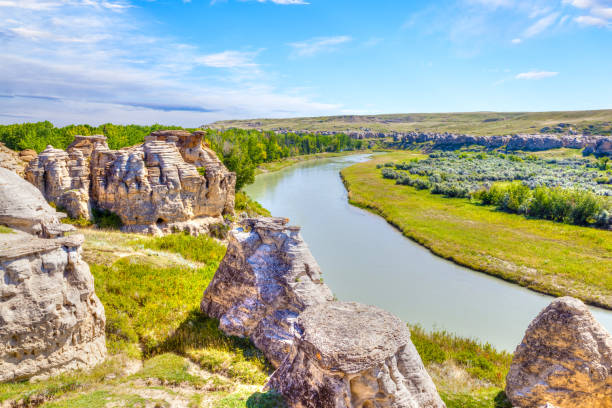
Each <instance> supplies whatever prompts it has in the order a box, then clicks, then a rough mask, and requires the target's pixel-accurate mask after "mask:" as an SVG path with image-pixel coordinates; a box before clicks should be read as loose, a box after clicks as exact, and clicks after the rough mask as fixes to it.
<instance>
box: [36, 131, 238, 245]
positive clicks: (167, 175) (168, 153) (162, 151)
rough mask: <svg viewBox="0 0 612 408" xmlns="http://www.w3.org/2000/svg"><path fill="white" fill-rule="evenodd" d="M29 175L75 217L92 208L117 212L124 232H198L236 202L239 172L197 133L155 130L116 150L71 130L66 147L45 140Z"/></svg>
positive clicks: (98, 138) (87, 215) (103, 141)
mask: <svg viewBox="0 0 612 408" xmlns="http://www.w3.org/2000/svg"><path fill="white" fill-rule="evenodd" d="M197 167H204V168H205V171H204V172H203V173H204V174H203V175H202V174H200V173H201V171H199V170H198V168H197ZM26 178H27V180H28V181H30V182H31V183H32V184H34V185H35V186H36V187H38V188H39V189H40V190H41V191H42V193H43V195H44V196H45V198H46V199H47V200H48V201H52V202H54V203H56V204H57V205H58V206H60V207H61V208H62V209H64V210H66V212H68V214H69V215H70V216H71V217H72V218H79V217H83V218H91V209H92V207H97V208H100V209H104V210H108V211H111V212H114V213H116V214H117V215H118V216H119V217H120V218H121V221H122V222H123V224H124V230H125V231H128V232H144V233H165V232H172V231H188V232H190V233H193V234H198V233H202V232H207V230H208V228H209V226H210V225H211V224H216V223H220V222H223V218H222V216H223V215H225V214H233V209H234V190H235V185H236V175H235V174H234V173H231V172H229V171H227V169H226V168H225V166H223V164H222V163H221V161H219V159H218V158H217V157H216V156H215V154H214V152H212V151H211V150H210V149H208V148H207V147H206V146H204V145H203V144H202V134H201V133H198V132H196V133H194V134H191V133H188V132H184V131H167V132H161V133H159V132H158V133H153V134H152V135H150V136H148V137H147V138H146V141H145V143H144V144H142V145H138V146H134V147H130V148H126V149H121V150H110V149H109V148H108V145H107V143H106V138H105V137H104V136H102V135H96V136H76V137H75V140H74V142H73V143H72V144H71V145H70V146H69V147H68V149H67V150H66V151H63V150H59V149H54V148H53V147H51V146H49V147H47V149H45V151H43V152H42V153H41V154H40V155H39V156H38V157H37V158H36V159H34V160H32V161H31V162H30V163H29V165H28V168H27V171H26Z"/></svg>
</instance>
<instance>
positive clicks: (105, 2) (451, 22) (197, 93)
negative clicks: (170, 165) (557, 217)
mask: <svg viewBox="0 0 612 408" xmlns="http://www.w3.org/2000/svg"><path fill="white" fill-rule="evenodd" d="M0 52H1V56H0V123H3V124H8V123H22V122H34V121H41V120H49V121H51V122H53V123H54V124H56V125H66V124H70V123H89V124H92V125H97V124H101V123H108V122H112V123H117V124H129V123H134V124H143V125H145V124H153V123H161V124H167V125H181V126H186V127H194V126H199V125H202V124H206V123H210V122H213V121H216V120H223V119H249V118H263V117H265V118H272V117H275V118H276V117H296V116H319V115H345V114H375V113H412V112H467V111H549V110H583V109H605V108H612V0H516V1H515V0H443V1H404V0H376V1H371V0H212V1H211V0H0Z"/></svg>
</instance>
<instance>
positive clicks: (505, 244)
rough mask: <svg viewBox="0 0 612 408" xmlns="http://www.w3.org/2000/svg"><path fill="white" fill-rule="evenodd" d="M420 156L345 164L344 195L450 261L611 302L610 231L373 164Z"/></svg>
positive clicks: (556, 293) (559, 293) (556, 292)
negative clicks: (402, 177) (392, 175)
mask: <svg viewBox="0 0 612 408" xmlns="http://www.w3.org/2000/svg"><path fill="white" fill-rule="evenodd" d="M420 156H421V155H420V154H418V153H410V152H394V153H390V154H385V155H381V156H378V157H376V158H374V159H373V160H371V161H368V162H365V163H359V164H355V165H353V166H350V167H347V168H345V169H343V170H342V172H341V175H342V177H343V180H344V183H345V186H346V188H347V189H348V191H349V201H350V202H351V204H353V205H356V206H358V207H361V208H364V209H367V210H369V211H371V212H374V213H376V214H378V215H380V216H382V217H383V218H385V219H386V220H387V221H388V222H389V223H390V224H392V225H394V226H395V227H397V228H398V229H399V230H400V231H401V232H402V233H403V234H404V235H405V236H406V237H408V238H410V239H412V240H414V241H416V242H418V243H419V244H421V245H423V246H425V247H426V248H428V249H429V250H431V251H432V252H433V253H435V254H436V255H439V256H441V257H443V258H446V259H448V260H451V261H453V262H455V263H458V264H460V265H463V266H467V267H469V268H471V269H474V270H477V271H481V272H485V273H488V274H490V275H493V276H496V277H500V278H502V279H505V280H507V281H510V282H513V283H517V284H519V285H521V286H524V287H527V288H529V289H532V290H535V291H538V292H541V293H546V294H550V295H553V296H562V295H569V296H574V297H577V298H580V299H582V300H584V301H585V302H587V303H589V304H591V305H596V306H601V307H604V308H607V309H612V239H610V238H611V235H610V232H609V231H602V230H597V229H594V228H584V227H576V226H571V225H565V224H560V223H554V222H550V221H543V220H530V219H525V218H524V217H522V216H519V215H513V214H507V213H503V212H499V211H496V210H495V209H494V208H492V207H486V206H478V205H476V204H474V203H471V202H470V201H469V199H456V198H444V197H441V196H437V195H432V194H430V193H429V191H427V190H421V191H419V190H416V189H415V188H413V187H409V186H397V185H396V184H395V181H394V180H386V179H383V178H382V177H381V175H380V170H378V169H377V168H376V165H377V164H380V163H386V162H390V161H393V162H401V161H405V160H409V159H410V158H414V157H420Z"/></svg>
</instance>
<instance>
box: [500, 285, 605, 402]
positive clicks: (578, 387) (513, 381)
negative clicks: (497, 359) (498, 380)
mask: <svg viewBox="0 0 612 408" xmlns="http://www.w3.org/2000/svg"><path fill="white" fill-rule="evenodd" d="M506 394H507V395H508V398H509V399H510V401H511V402H512V404H513V405H514V406H516V407H520V408H532V407H533V408H536V407H541V406H545V405H546V404H550V405H553V406H556V407H558V408H587V407H588V408H610V407H612V336H610V334H609V333H608V332H607V331H606V329H604V327H603V326H602V325H601V324H599V323H598V322H597V321H596V320H595V319H594V318H593V316H592V315H591V313H590V312H589V310H588V308H587V307H586V306H585V305H584V304H583V303H582V302H581V301H579V300H577V299H574V298H570V297H563V298H559V299H556V300H554V301H553V302H552V303H551V304H550V305H549V306H548V307H547V308H546V309H544V310H543V311H542V312H541V313H540V314H539V315H538V316H537V317H536V318H535V320H534V321H533V322H532V323H531V324H530V325H529V328H528V329H527V332H526V333H525V337H524V338H523V341H522V342H521V344H520V345H519V346H518V347H517V349H516V351H515V353H514V357H513V359H512V365H511V366H510V371H509V373H508V376H507V378H506Z"/></svg>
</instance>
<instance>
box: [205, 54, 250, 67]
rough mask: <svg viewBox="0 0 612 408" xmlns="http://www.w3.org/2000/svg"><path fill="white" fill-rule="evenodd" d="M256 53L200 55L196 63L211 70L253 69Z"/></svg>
mask: <svg viewBox="0 0 612 408" xmlns="http://www.w3.org/2000/svg"><path fill="white" fill-rule="evenodd" d="M257 54H258V52H242V51H223V52H219V53H216V54H208V55H202V56H200V57H197V58H196V62H197V63H199V64H202V65H205V66H207V67H213V68H255V67H257V64H256V63H255V61H254V58H255V56H256V55H257Z"/></svg>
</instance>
